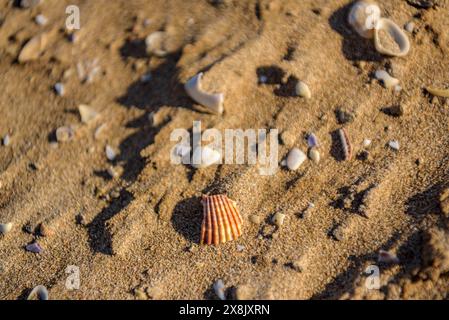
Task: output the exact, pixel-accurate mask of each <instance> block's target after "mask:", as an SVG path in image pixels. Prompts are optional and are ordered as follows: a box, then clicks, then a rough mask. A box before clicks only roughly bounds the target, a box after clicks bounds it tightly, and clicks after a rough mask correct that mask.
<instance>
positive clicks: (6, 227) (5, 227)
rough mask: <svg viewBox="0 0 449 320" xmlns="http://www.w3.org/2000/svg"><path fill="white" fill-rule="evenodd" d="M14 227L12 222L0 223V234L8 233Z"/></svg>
mask: <svg viewBox="0 0 449 320" xmlns="http://www.w3.org/2000/svg"><path fill="white" fill-rule="evenodd" d="M11 229H12V223H11V222H8V223H0V234H7V233H8V232H10V231H11Z"/></svg>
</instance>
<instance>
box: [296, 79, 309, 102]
mask: <svg viewBox="0 0 449 320" xmlns="http://www.w3.org/2000/svg"><path fill="white" fill-rule="evenodd" d="M295 92H296V94H297V95H298V96H300V97H303V98H306V99H310V98H311V97H312V92H311V91H310V88H309V86H308V85H307V84H305V83H304V82H302V81H299V82H298V83H297V84H296V87H295Z"/></svg>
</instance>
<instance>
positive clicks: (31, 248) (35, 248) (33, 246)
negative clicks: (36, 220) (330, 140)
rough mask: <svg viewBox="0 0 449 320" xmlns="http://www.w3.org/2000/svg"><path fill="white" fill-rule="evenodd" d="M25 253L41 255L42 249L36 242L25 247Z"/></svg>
mask: <svg viewBox="0 0 449 320" xmlns="http://www.w3.org/2000/svg"><path fill="white" fill-rule="evenodd" d="M25 249H26V251H29V252H32V253H41V252H42V247H41V246H40V245H39V243H37V242H33V243H30V244H28V245H26V247H25Z"/></svg>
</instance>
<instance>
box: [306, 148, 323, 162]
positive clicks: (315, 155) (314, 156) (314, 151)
mask: <svg viewBox="0 0 449 320" xmlns="http://www.w3.org/2000/svg"><path fill="white" fill-rule="evenodd" d="M308 155H309V159H310V160H312V161H313V163H315V164H318V163H319V162H320V159H321V156H320V151H319V150H318V148H317V147H312V148H309V152H308Z"/></svg>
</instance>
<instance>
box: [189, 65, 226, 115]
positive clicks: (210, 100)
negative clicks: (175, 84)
mask: <svg viewBox="0 0 449 320" xmlns="http://www.w3.org/2000/svg"><path fill="white" fill-rule="evenodd" d="M202 77H203V73H202V72H200V73H198V74H197V75H196V76H194V77H193V78H191V79H190V80H189V81H187V83H186V84H185V85H184V88H185V90H186V92H187V94H188V95H189V96H190V97H191V98H192V99H193V100H195V101H196V102H197V103H199V104H201V105H202V106H205V107H207V108H209V109H210V110H212V111H213V112H215V113H218V114H222V113H223V101H224V94H223V93H215V94H212V93H207V92H204V91H203V90H202V87H201V78H202Z"/></svg>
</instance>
